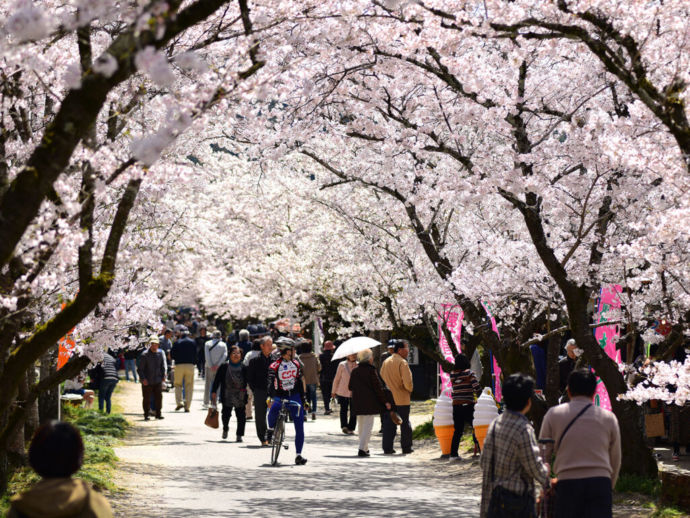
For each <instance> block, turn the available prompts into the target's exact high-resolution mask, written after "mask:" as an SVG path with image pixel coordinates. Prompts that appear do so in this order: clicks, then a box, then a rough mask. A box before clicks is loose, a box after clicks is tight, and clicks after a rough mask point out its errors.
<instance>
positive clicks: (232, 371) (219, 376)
mask: <svg viewBox="0 0 690 518" xmlns="http://www.w3.org/2000/svg"><path fill="white" fill-rule="evenodd" d="M218 394H220V398H218V397H217V395H218ZM247 397H248V396H247V367H245V366H244V365H243V364H242V349H240V348H239V347H238V346H236V345H233V346H231V347H230V354H229V356H228V361H227V362H226V363H224V364H223V365H221V366H220V368H219V369H218V371H217V372H216V377H215V379H214V380H213V385H212V386H211V402H212V403H213V404H214V405H215V404H216V401H217V400H218V399H220V402H221V403H223V411H222V412H221V420H222V421H223V439H227V437H228V427H229V424H230V415H231V414H232V409H233V408H234V409H235V418H236V419H237V434H236V437H237V442H242V437H243V436H244V427H245V424H246V422H247V414H246V412H245V406H246V404H247Z"/></svg>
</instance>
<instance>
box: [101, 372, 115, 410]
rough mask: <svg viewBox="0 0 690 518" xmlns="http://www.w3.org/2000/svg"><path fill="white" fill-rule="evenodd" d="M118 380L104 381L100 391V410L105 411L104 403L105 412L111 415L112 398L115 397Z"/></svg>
mask: <svg viewBox="0 0 690 518" xmlns="http://www.w3.org/2000/svg"><path fill="white" fill-rule="evenodd" d="M115 385H117V380H103V381H101V387H100V388H99V389H98V410H100V411H101V412H102V411H103V403H104V402H105V412H106V414H109V413H110V398H111V397H112V396H113V390H115Z"/></svg>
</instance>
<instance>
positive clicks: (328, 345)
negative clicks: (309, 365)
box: [319, 340, 338, 415]
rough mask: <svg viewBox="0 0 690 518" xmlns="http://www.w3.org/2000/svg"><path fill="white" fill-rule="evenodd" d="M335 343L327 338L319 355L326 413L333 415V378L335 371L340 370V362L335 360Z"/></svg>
mask: <svg viewBox="0 0 690 518" xmlns="http://www.w3.org/2000/svg"><path fill="white" fill-rule="evenodd" d="M334 351H335V345H333V342H332V341H331V340H326V341H325V342H324V343H323V352H322V353H321V354H320V355H319V363H320V364H321V372H320V374H319V383H320V384H321V395H322V397H323V407H324V409H325V410H324V414H325V415H331V414H332V413H333V411H332V410H331V396H332V392H333V380H334V379H335V373H336V371H337V370H338V362H337V361H335V362H334V361H333V352H334Z"/></svg>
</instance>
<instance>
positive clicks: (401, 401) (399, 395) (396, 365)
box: [381, 354, 413, 406]
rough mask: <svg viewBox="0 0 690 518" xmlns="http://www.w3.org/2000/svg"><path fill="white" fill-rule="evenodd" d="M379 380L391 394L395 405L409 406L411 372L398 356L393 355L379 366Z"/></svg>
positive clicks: (405, 362)
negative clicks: (381, 380) (381, 379)
mask: <svg viewBox="0 0 690 518" xmlns="http://www.w3.org/2000/svg"><path fill="white" fill-rule="evenodd" d="M381 378H383V381H384V382H385V383H386V385H387V386H388V388H389V389H390V390H391V392H392V393H393V399H394V400H395V404H396V405H402V406H407V405H409V404H410V394H412V387H413V385H412V371H411V370H410V366H409V365H408V364H407V360H403V358H402V356H400V355H399V354H393V355H392V356H391V357H390V358H388V359H387V360H386V361H385V362H383V365H381Z"/></svg>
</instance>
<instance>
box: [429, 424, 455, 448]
mask: <svg viewBox="0 0 690 518" xmlns="http://www.w3.org/2000/svg"><path fill="white" fill-rule="evenodd" d="M434 432H436V438H437V439H438V443H439V445H440V446H441V453H442V454H443V455H450V443H451V442H452V441H453V432H455V426H453V425H452V424H451V425H444V426H434Z"/></svg>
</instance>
